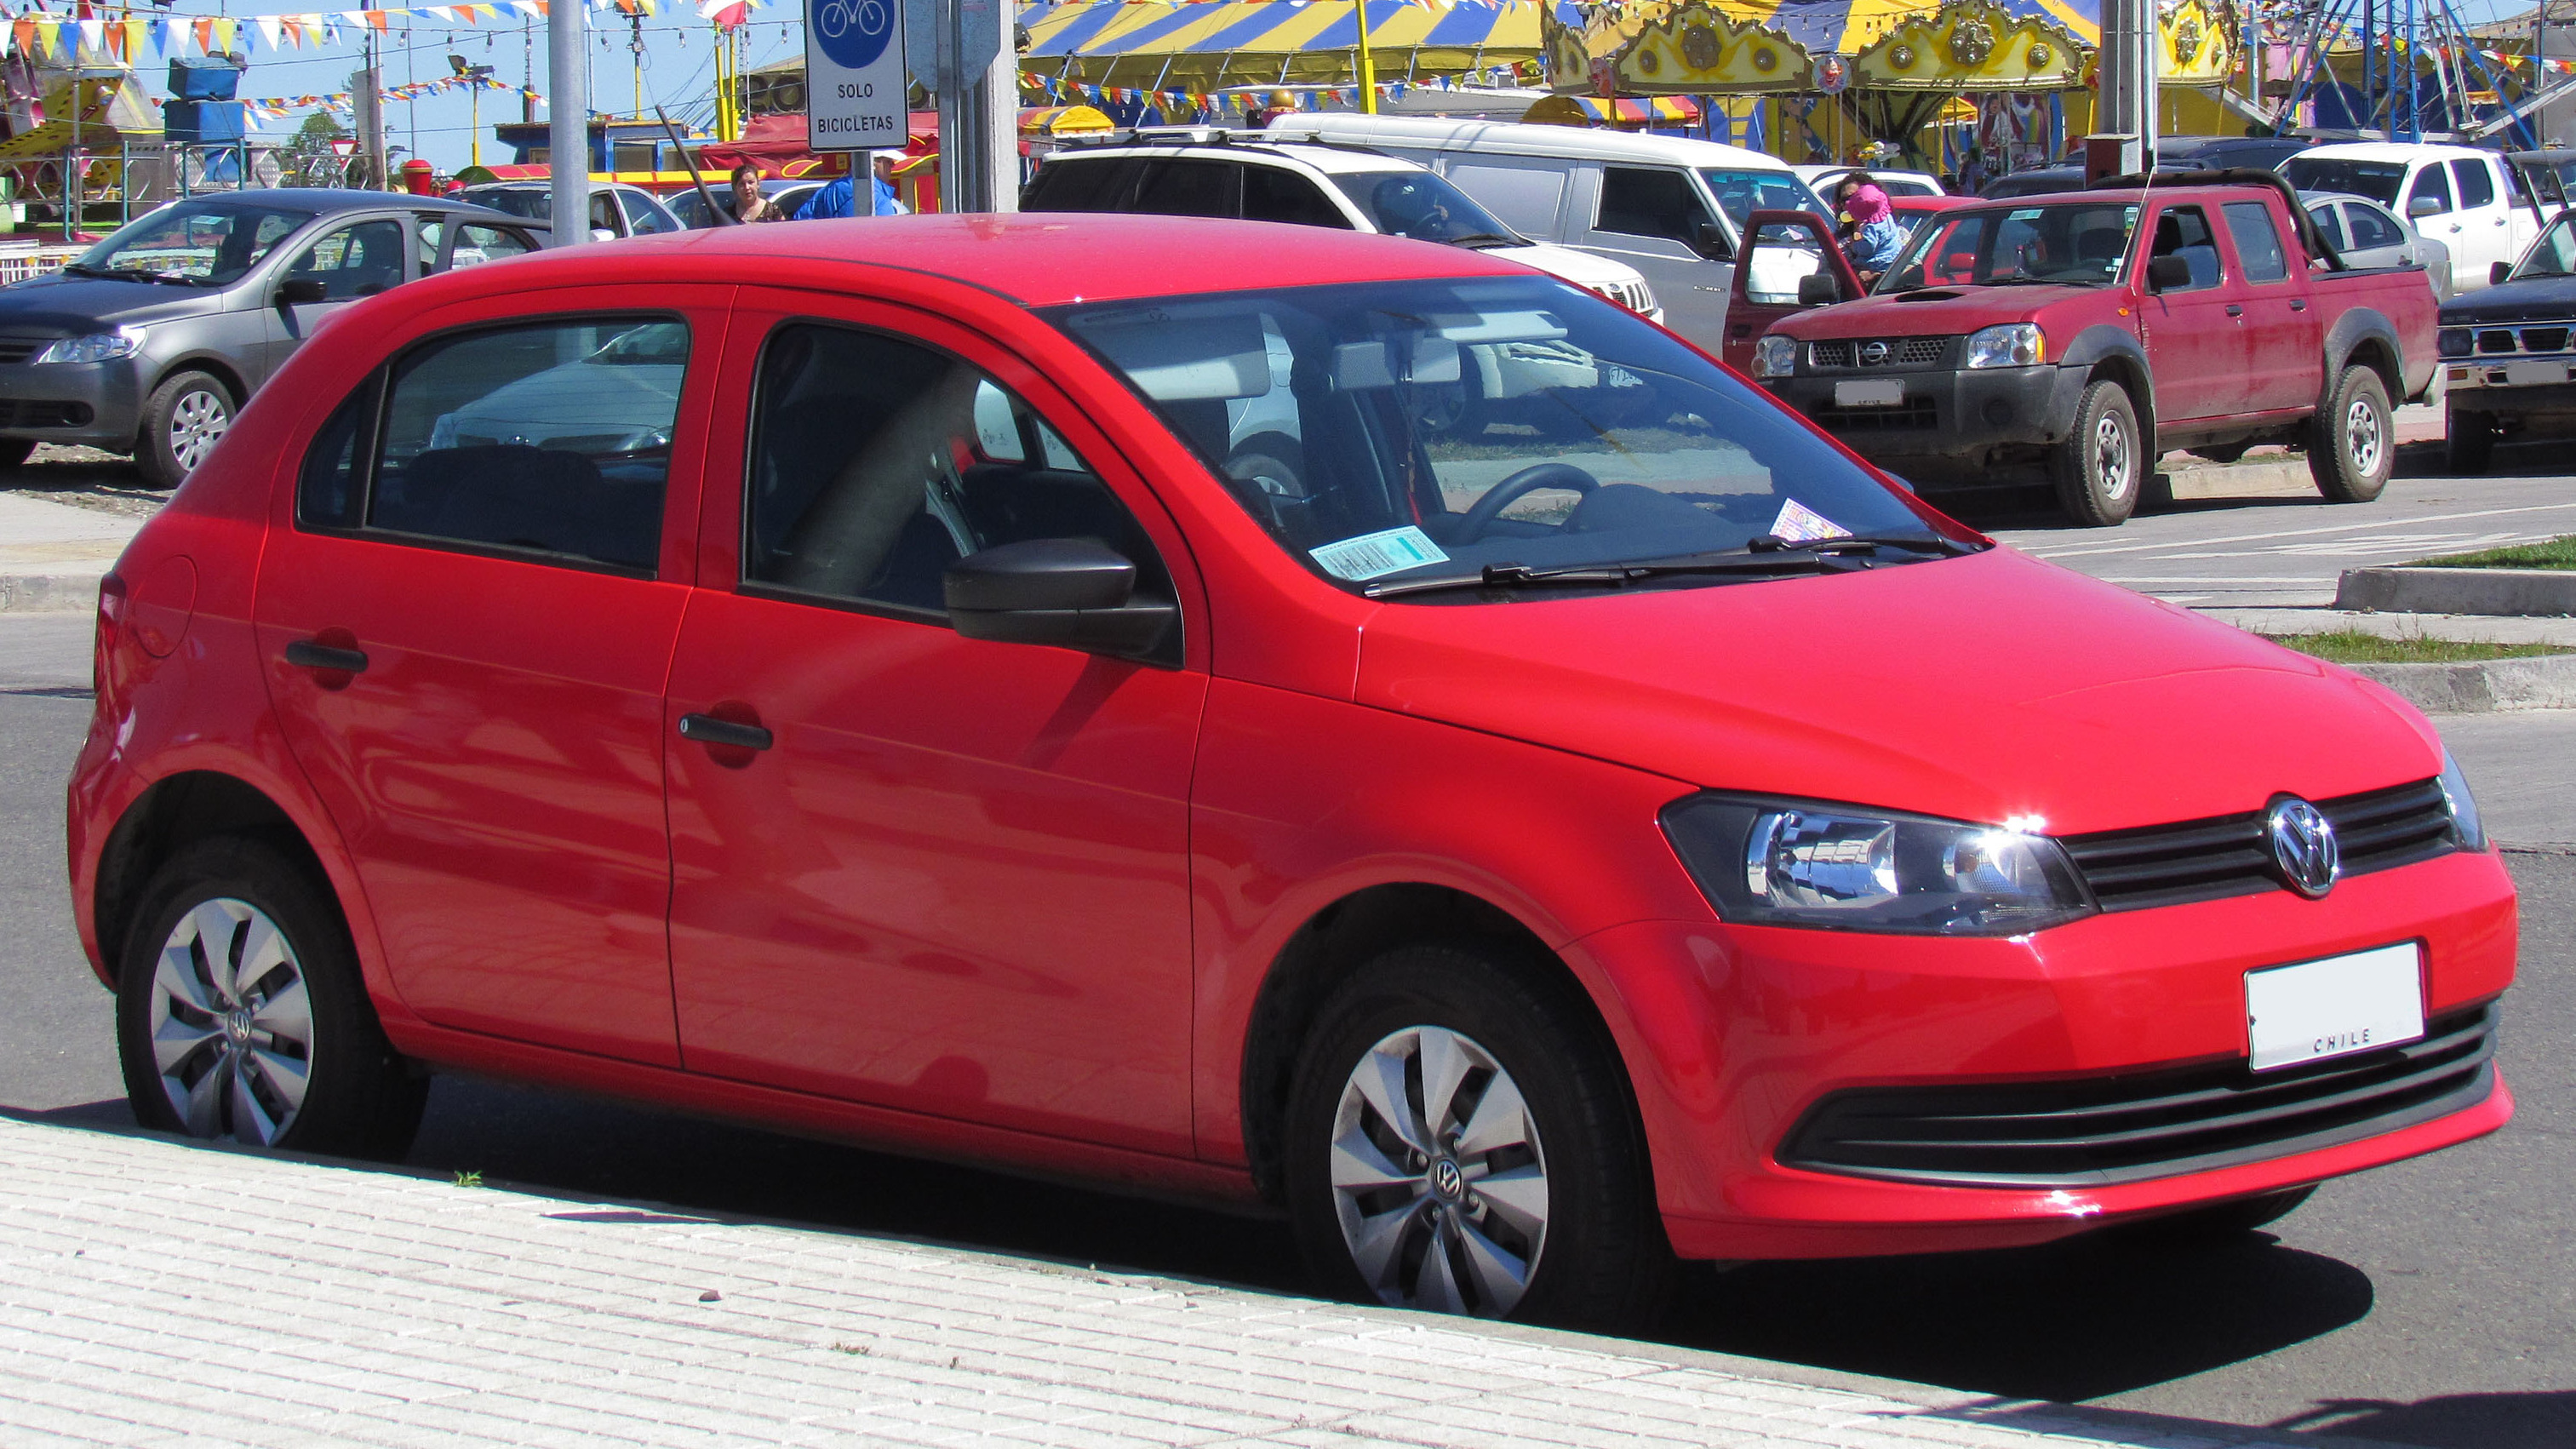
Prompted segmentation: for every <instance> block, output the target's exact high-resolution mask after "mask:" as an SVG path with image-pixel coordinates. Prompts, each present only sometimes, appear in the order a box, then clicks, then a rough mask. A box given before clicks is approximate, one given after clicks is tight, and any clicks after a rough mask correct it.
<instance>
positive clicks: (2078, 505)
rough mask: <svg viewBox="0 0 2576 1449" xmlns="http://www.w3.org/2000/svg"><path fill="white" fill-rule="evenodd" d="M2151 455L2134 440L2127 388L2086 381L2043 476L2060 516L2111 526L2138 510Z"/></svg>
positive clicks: (2151, 466) (2135, 423)
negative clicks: (2054, 493)
mask: <svg viewBox="0 0 2576 1449" xmlns="http://www.w3.org/2000/svg"><path fill="white" fill-rule="evenodd" d="M2154 468H2155V460H2154V459H2153V458H2150V457H2149V456H2148V455H2147V450H2146V449H2145V448H2144V447H2142V446H2140V444H2139V440H2138V409H2137V407H2136V405H2135V404H2133V403H2131V402H2130V401H2129V393H2128V390H2127V389H2125V388H2123V387H2121V386H2120V385H2119V384H2118V383H2116V382H2113V381H2111V380H2110V379H2108V378H2103V379H2101V380H2099V381H2096V382H2093V383H2091V384H2089V385H2087V386H2086V387H2085V389H2084V396H2083V397H2082V399H2081V400H2079V401H2078V402H2077V403H2076V406H2075V426H2074V427H2072V428H2070V429H2069V430H2068V431H2067V434H2066V436H2065V438H2064V439H2062V440H2060V441H2059V443H2058V445H2057V447H2056V449H2055V451H2054V452H2052V453H2051V454H2050V456H2049V460H2048V472H2049V479H2050V481H2051V482H2053V483H2054V484H2055V485H2056V486H2057V503H2058V506H2059V507H2060V508H2063V509H2065V510H2066V516H2067V517H2069V518H2072V519H2074V520H2075V521H2076V522H2077V523H2079V524H2082V525H2083V526H2085V527H2087V528H2112V527H2116V526H2118V525H2120V524H2123V523H2126V522H2128V521H2129V515H2130V514H2132V513H2135V512H2137V511H2138V497H2139V495H2140V494H2141V493H2143V492H2144V491H2145V489H2144V484H2145V481H2146V475H2147V474H2148V473H2151V472H2153V471H2154Z"/></svg>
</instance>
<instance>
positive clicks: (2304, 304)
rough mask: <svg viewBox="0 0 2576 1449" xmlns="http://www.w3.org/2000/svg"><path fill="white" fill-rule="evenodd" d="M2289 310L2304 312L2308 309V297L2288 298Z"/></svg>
mask: <svg viewBox="0 0 2576 1449" xmlns="http://www.w3.org/2000/svg"><path fill="white" fill-rule="evenodd" d="M2290 310H2291V311H2293V312H2305V311H2306V310H2308V299H2307V298H2305V297H2292V298H2291V299H2290Z"/></svg>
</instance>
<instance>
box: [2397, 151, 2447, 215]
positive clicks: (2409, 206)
mask: <svg viewBox="0 0 2576 1449" xmlns="http://www.w3.org/2000/svg"><path fill="white" fill-rule="evenodd" d="M2428 196H2429V197H2431V198H2433V200H2435V201H2437V202H2439V203H2441V204H2440V205H2438V206H2436V207H2434V208H2433V210H2434V211H2435V212H2444V211H2449V210H2450V209H2451V183H2450V181H2449V180H2447V179H2446V173H2444V171H2443V170H2442V168H2441V167H2440V166H2439V165H2438V164H2437V165H2432V166H2427V167H2425V168H2424V169H2423V170H2422V171H2420V172H2418V173H2416V176H2415V184H2414V185H2413V186H2412V187H2410V188H2408V190H2407V192H2406V211H2407V214H2408V215H2410V216H2411V215H2413V214H2414V211H2415V203H2416V202H2418V201H2420V200H2422V199H2423V198H2425V197H2428Z"/></svg>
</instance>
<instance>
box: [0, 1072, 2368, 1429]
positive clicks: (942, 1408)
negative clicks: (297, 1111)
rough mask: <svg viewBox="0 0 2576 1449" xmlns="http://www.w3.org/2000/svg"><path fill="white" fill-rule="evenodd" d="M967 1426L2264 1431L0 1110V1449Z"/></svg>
mask: <svg viewBox="0 0 2576 1449" xmlns="http://www.w3.org/2000/svg"><path fill="white" fill-rule="evenodd" d="M1793 1378H1802V1379H1804V1380H1806V1381H1804V1382H1794V1381H1792V1380H1793ZM970 1442H973V1443H1005V1442H1008V1443H1029V1444H1058V1445H1067V1446H1084V1449H1088V1446H1103V1449H1106V1446H1122V1445H1138V1446H1159V1445H1218V1444H1225V1445H1233V1444H1263V1445H1281V1446H1301V1449H1326V1446H1332V1449H1341V1446H1350V1445H1364V1444H1370V1443H1385V1444H1404V1445H1412V1446H1441V1449H1446V1446H1459V1449H1467V1446H1480V1449H1481V1446H1522V1445H1528V1446H1542V1445H1544V1446H1610V1445H1639V1446H1653V1445H1665V1444H1671V1445H1727V1446H1734V1445H1784V1446H1785V1445H1816V1446H1826V1445H1830V1446H1841V1449H1899V1446H1909V1449H1922V1446H1933V1445H1946V1446H1959V1449H2013V1446H2038V1445H2059V1446H2067V1445H2076V1446H2102V1445H2135V1446H2170V1449H2181V1446H2186V1445H2211V1446H2217V1445H2252V1444H2260V1443H2265V1442H2277V1441H2266V1440H2264V1439H2263V1438H2262V1437H2261V1436H2259V1435H2255V1434H2249V1433H2244V1432H2241V1431H2234V1430H2226V1429H2215V1428H2208V1427H2206V1426H2196V1425H2187V1424H2182V1423H2178V1422H2176V1421H2170V1420H2158V1419H2149V1418H2145V1417H2142V1416H2137V1415H2113V1414H2103V1413H2094V1412H2089V1411H2083V1410H2075V1409H2067V1408H2062V1407H2058V1406H2052V1405H2040V1404H2025V1403H2017V1402H2011V1401H2003V1400H1994V1399H1983V1398H1976V1397H1972V1396H1968V1395H1960V1394H1950V1393H1946V1392H1944V1391H1940V1390H1933V1389H1915V1388H1911V1387H1909V1386H1904V1385H1885V1384H1877V1383H1874V1382H1871V1381H1863V1380H1851V1379H1838V1378H1836V1377H1835V1376H1832V1375H1824V1374H1817V1373H1815V1372H1813V1371H1807V1370H1792V1369H1788V1368H1785V1367H1782V1366H1775V1365H1767V1364H1760V1363H1755V1362H1753V1361H1750V1360H1742V1359H1730V1358H1723V1357H1719V1356H1716V1355H1710V1354H1699V1353H1693V1352H1688V1351H1683V1350H1672V1349H1663V1348H1657V1347H1652V1346H1646V1345H1637V1344H1630V1343H1624V1342H1619V1341H1615V1340H1609V1339H1595V1338H1584V1337H1580V1336H1577V1335H1572V1334H1559V1333H1547V1332H1541V1331H1533V1330H1525V1329H1515V1328H1505V1327H1494V1326H1489V1325H1477V1324H1460V1323H1456V1322H1452V1321H1446V1320H1431V1319H1426V1318H1424V1317H1422V1316H1420V1315H1413V1314H1403V1313H1393V1312H1382V1311H1379V1310H1375V1309H1354V1308H1349V1307H1345V1306H1341V1305H1336V1304H1328V1303H1319V1302H1314V1301H1310V1300H1305V1299H1297V1298H1288V1297H1281V1296H1276V1295H1270V1294H1263V1293H1255V1292H1250V1291H1245V1290H1239V1289H1231V1288H1219V1287H1211V1286H1208V1285H1204V1284H1197V1283H1183V1282H1175V1281H1171V1280H1165V1279H1150V1278H1141V1277H1132V1276H1126V1275H1120V1274H1116V1273H1110V1272H1102V1271H1097V1270H1092V1269H1085V1268H1080V1267H1073V1266H1068V1265H1060V1264H1051V1263H1045V1262H1032V1261H1027V1260H1021V1259H1012V1258H1004V1257H998V1256H993V1255H988V1254H981V1253H976V1252H971V1251H967V1250H963V1249H956V1248H949V1247H944V1246H938V1245H932V1244H923V1243H917V1242H911V1241H906V1240H899V1239H889V1238H879V1237H868V1236H862V1235H857V1234H847V1233H826V1232H818V1231H810V1230H804V1229H797V1228H790V1227H782V1226H776V1225H769V1224H760V1223H744V1222H732V1221H719V1220H715V1219H709V1218H701V1217H694V1216H689V1215H685V1214H680V1213H674V1212H664V1211H659V1210H654V1209H649V1208H638V1207H634V1206H623V1205H602V1204H598V1203H593V1202H582V1201H567V1200H565V1199H560V1198H546V1197H537V1196H532V1195H527V1194H522V1193H516V1192H507V1191H500V1190H496V1189H485V1188H467V1187H458V1186H451V1185H449V1184H447V1183H444V1182H439V1181H434V1180H424V1179H422V1178H419V1177H415V1176H411V1175H408V1174H405V1173H400V1172H379V1171H368V1170H362V1169H355V1168H343V1167H334V1166H325V1165H316V1164H312V1163H305V1162H297V1161H288V1160H284V1159H279V1158H272V1157H265V1156H259V1155H254V1154H249V1153H241V1152H233V1151H228V1150H219V1149H202V1148H195V1147H187V1146H181V1145H178V1144H175V1143H171V1142H167V1141H163V1140H158V1139H153V1138H147V1137H134V1136H118V1135H110V1134H101V1133H91V1132H82V1131H76V1130H73V1129H69V1128H61V1127H51V1126H41V1125H34V1124H29V1123H24V1122H19V1121H14V1120H0V1444H6V1445H7V1446H8V1449H38V1446H47V1445H57V1444H119V1445H178V1444H187V1445H200V1444H239V1445H256V1446H263V1449H286V1446H307V1445H326V1444H327V1445H340V1444H364V1445H385V1446H414V1445H421V1446H426V1445H438V1446H442V1449H453V1446H457V1445H484V1444H531V1445H591V1444H645V1445H734V1444H742V1445H753V1444H759V1445H768V1444H800V1445H801V1444H862V1443H864V1444H922V1445H957V1444H965V1443H970ZM2296 1442H2297V1443H2299V1444H2301V1445H2306V1446H2310V1449H2314V1446H2316V1445H2318V1444H2319V1443H2321V1442H2323V1441H2320V1440H2316V1439H2312V1438H2308V1437H2306V1436H2300V1437H2299V1438H2298V1440H2297V1441H2296Z"/></svg>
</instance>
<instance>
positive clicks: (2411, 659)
mask: <svg viewBox="0 0 2576 1449" xmlns="http://www.w3.org/2000/svg"><path fill="white" fill-rule="evenodd" d="M2263 637H2264V638H2266V639H2269V640H2271V641H2272V642H2273V643H2275V644H2281V645H2286V646H2288V647H2289V648H2292V649H2296V650H2298V651H2299V652H2300V653H2302V654H2313V655H2315V656H2317V657H2318V658H2319V659H2329V660H2332V661H2334V662H2335V663H2337V664H2468V663H2474V662H2475V661H2477V660H2481V659H2532V658H2537V657H2538V656H2540V655H2543V654H2576V649H2568V648H2566V647H2565V646H2563V645H2558V644H2482V643H2471V642H2467V641H2463V640H2459V639H2423V638H2414V637H2406V638H2395V639H2392V638H2389V637H2388V636H2386V635H2382V634H2364V633H2362V632H2361V631H2359V630H2357V629H2337V630H2334V631H2332V632H2331V633H2325V634H2266V635H2264V636H2263Z"/></svg>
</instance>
